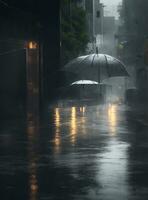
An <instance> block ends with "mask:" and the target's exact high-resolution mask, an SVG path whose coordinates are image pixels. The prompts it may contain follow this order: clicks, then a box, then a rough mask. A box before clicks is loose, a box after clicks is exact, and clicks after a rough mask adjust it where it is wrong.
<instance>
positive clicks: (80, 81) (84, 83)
mask: <svg viewBox="0 0 148 200" xmlns="http://www.w3.org/2000/svg"><path fill="white" fill-rule="evenodd" d="M98 84H99V83H98V82H96V81H91V80H79V81H75V82H73V83H72V84H71V85H98Z"/></svg>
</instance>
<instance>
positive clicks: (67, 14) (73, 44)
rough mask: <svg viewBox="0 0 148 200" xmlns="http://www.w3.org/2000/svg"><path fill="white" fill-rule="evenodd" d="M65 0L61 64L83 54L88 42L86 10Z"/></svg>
mask: <svg viewBox="0 0 148 200" xmlns="http://www.w3.org/2000/svg"><path fill="white" fill-rule="evenodd" d="M69 2H70V1H69V0H64V1H63V2H62V5H61V64H62V65H64V64H65V63H67V62H68V61H69V60H71V59H73V58H74V57H77V56H78V55H80V54H83V53H84V52H85V49H86V45H87V43H88V35H87V31H86V15H85V11H84V10H83V9H82V8H81V7H78V6H77V5H76V3H72V2H70V3H71V4H70V3H69Z"/></svg>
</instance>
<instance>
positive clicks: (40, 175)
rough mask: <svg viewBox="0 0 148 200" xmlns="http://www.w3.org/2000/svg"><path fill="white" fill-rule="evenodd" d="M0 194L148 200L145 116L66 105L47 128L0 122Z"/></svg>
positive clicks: (45, 199) (55, 109)
mask: <svg viewBox="0 0 148 200" xmlns="http://www.w3.org/2000/svg"><path fill="white" fill-rule="evenodd" d="M28 115H30V113H29V114H28ZM0 195H1V196H0V199H1V200H13V199H14V200H119V199H120V200H147V199H148V121H147V115H144V114H143V112H140V111H136V110H134V109H132V108H129V107H127V106H125V105H116V104H112V105H104V106H102V105H93V106H68V105H67V106H66V105H64V106H50V107H49V110H48V119H47V120H45V122H44V123H39V121H38V119H37V117H34V118H33V119H31V120H30V119H29V120H27V121H26V122H22V121H21V120H13V121H7V122H6V121H5V122H1V128H0Z"/></svg>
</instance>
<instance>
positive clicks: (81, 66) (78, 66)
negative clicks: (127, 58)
mask: <svg viewBox="0 0 148 200" xmlns="http://www.w3.org/2000/svg"><path fill="white" fill-rule="evenodd" d="M64 70H65V71H69V72H74V73H76V74H77V75H78V80H80V79H81V80H82V79H87V80H94V81H98V82H99V83H100V82H101V80H103V79H105V78H108V77H116V76H117V77H118V76H123V77H124V76H129V74H128V72H127V70H126V68H125V65H124V64H123V63H122V62H121V61H119V60H118V59H116V58H114V57H112V56H109V55H105V54H90V55H86V56H80V57H78V58H75V59H74V60H72V61H71V62H69V63H68V64H67V65H65V67H64Z"/></svg>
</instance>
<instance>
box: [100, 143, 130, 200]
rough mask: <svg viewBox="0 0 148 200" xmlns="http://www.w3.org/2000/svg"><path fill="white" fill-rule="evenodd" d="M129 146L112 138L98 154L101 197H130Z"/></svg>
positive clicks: (123, 199)
mask: <svg viewBox="0 0 148 200" xmlns="http://www.w3.org/2000/svg"><path fill="white" fill-rule="evenodd" d="M128 148H129V145H128V144H127V143H124V142H122V143H121V142H119V141H117V140H111V141H109V142H108V143H107V147H105V149H104V151H103V152H102V153H101V154H99V155H98V167H99V169H98V176H97V178H98V182H99V184H100V186H101V187H100V189H99V193H100V199H102V198H101V197H103V199H122V200H125V199H128V195H129V188H128V173H127V172H128V169H127V168H128Z"/></svg>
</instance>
